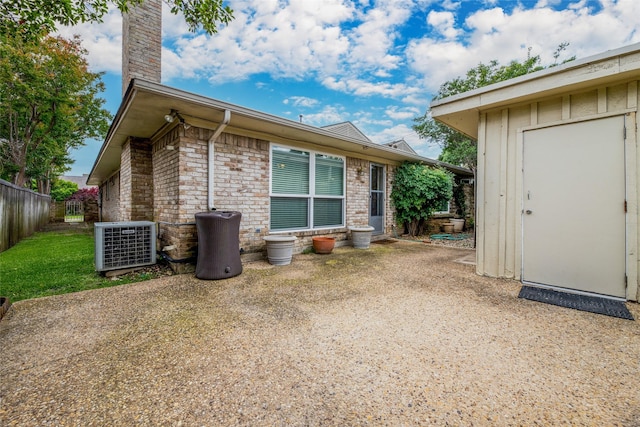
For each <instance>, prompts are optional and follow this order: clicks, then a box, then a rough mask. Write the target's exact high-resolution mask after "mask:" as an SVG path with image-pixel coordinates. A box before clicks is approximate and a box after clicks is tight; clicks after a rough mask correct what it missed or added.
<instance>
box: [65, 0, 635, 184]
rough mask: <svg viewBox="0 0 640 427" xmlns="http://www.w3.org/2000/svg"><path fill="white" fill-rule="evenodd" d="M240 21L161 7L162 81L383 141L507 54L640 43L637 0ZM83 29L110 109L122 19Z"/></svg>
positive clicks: (116, 99) (334, 1)
mask: <svg viewBox="0 0 640 427" xmlns="http://www.w3.org/2000/svg"><path fill="white" fill-rule="evenodd" d="M228 4H229V5H230V6H231V8H232V9H234V15H235V19H234V20H233V21H232V22H231V23H230V24H229V25H228V26H226V27H223V28H221V29H220V31H219V32H218V34H215V35H213V36H208V35H205V34H202V33H196V34H193V33H189V32H188V31H187V28H186V25H185V24H184V22H183V20H182V17H180V16H174V15H171V14H170V13H169V11H168V8H167V7H166V5H165V8H164V12H163V52H162V83H163V84H166V85H169V86H173V87H176V88H180V89H184V90H187V91H191V92H195V93H198V94H201V95H205V96H208V97H211V98H215V99H220V100H223V101H227V102H231V103H234V104H237V105H241V106H243V107H248V108H252V109H256V110H259V111H263V112H267V113H270V114H274V115H276V116H280V117H286V118H289V119H292V120H299V116H300V115H302V116H303V117H302V120H303V121H304V122H305V123H307V124H311V125H316V126H324V125H328V124H332V123H338V122H343V121H347V120H348V121H351V122H353V123H354V124H355V125H356V126H357V127H358V128H359V129H360V130H361V131H362V132H364V133H365V134H366V135H367V136H368V137H369V138H370V139H371V140H372V141H374V142H376V143H385V142H390V141H394V140H398V139H405V140H406V141H407V142H408V143H409V144H411V146H412V147H413V148H414V149H415V150H416V151H417V152H418V153H419V154H421V155H423V156H426V157H432V158H436V157H437V156H438V154H439V152H440V148H439V147H438V146H437V145H433V144H430V143H428V142H427V141H425V140H421V139H419V138H418V136H417V135H416V134H415V132H413V130H412V129H411V126H412V124H413V118H415V117H417V116H420V115H422V114H424V112H425V111H426V110H427V108H428V105H429V102H430V100H431V98H432V96H433V94H434V93H436V92H437V90H438V88H439V86H440V85H441V84H442V83H443V82H445V81H447V80H451V79H453V78H455V77H457V76H460V75H464V73H465V72H466V71H467V70H468V69H470V68H472V67H474V66H476V65H477V64H478V63H480V62H488V61H490V60H492V59H497V60H499V61H500V62H501V63H508V62H509V61H511V60H513V59H517V60H523V59H524V58H526V57H527V52H528V50H529V49H531V53H532V54H533V55H540V56H541V57H542V62H543V64H545V65H548V64H551V63H553V57H552V55H553V52H554V51H555V50H556V48H557V47H558V45H559V44H560V43H565V42H568V43H569V46H568V48H567V50H566V52H565V57H569V56H573V55H575V56H577V57H578V58H583V57H586V56H589V55H593V54H597V53H601V52H604V51H606V50H610V49H616V48H619V47H622V46H626V45H629V44H632V43H638V42H640V19H638V17H639V16H640V1H638V0H618V1H614V0H576V1H566V0H539V1H529V0H521V1H517V0H462V1H455V0H437V1H435V0H378V1H376V0H230V1H228ZM60 33H61V34H63V35H66V36H70V35H72V34H79V35H80V36H81V37H82V39H83V40H84V42H83V44H84V46H85V47H86V48H87V49H88V51H89V57H88V58H89V63H90V66H91V68H92V70H93V71H104V72H105V75H104V77H103V80H104V82H105V84H106V87H107V89H106V92H105V93H104V94H103V96H104V98H105V99H106V101H107V102H106V108H107V109H109V110H110V111H111V112H112V113H115V112H116V110H117V108H118V106H119V104H120V99H121V96H122V93H121V90H122V89H121V88H122V85H121V59H120V58H121V42H122V39H121V36H122V19H121V16H120V14H119V12H118V11H117V10H111V11H110V13H109V14H108V15H107V16H106V17H105V19H104V23H101V24H91V25H89V24H83V25H80V26H76V27H70V28H62V29H61V30H60ZM101 145H102V141H87V145H86V146H85V147H83V148H81V149H79V150H76V151H74V152H73V153H72V157H73V158H74V159H75V160H76V162H75V164H74V165H72V170H71V171H70V172H69V173H68V174H69V175H81V174H83V173H89V172H90V170H91V167H92V166H93V162H94V161H95V158H96V156H97V154H98V151H99V149H100V146H101Z"/></svg>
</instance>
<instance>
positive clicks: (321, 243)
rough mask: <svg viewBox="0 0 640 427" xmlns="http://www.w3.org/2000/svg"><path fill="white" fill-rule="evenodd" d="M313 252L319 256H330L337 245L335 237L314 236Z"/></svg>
mask: <svg viewBox="0 0 640 427" xmlns="http://www.w3.org/2000/svg"><path fill="white" fill-rule="evenodd" d="M311 240H312V242H313V251H314V252H315V253H317V254H330V253H331V251H333V247H334V246H335V244H336V238H335V237H326V236H313V237H312V238H311Z"/></svg>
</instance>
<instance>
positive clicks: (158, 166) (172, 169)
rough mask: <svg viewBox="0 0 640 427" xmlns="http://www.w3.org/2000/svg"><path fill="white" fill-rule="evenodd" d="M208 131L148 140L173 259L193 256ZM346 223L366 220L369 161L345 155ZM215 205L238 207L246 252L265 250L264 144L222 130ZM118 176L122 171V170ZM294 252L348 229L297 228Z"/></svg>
mask: <svg viewBox="0 0 640 427" xmlns="http://www.w3.org/2000/svg"><path fill="white" fill-rule="evenodd" d="M212 133H213V132H212V131H210V130H206V129H198V128H195V127H191V128H189V129H188V130H185V129H184V128H183V127H182V126H176V127H175V128H173V129H172V130H170V131H169V132H168V133H167V134H165V135H163V136H162V137H160V138H159V139H158V140H156V141H154V144H153V156H152V157H153V165H152V170H153V187H154V188H155V200H154V220H155V221H157V222H158V224H159V239H160V245H161V247H162V248H166V249H167V250H166V252H167V254H168V255H169V256H170V257H171V258H174V259H185V258H189V257H193V256H194V255H195V253H196V247H197V243H198V241H197V233H196V227H195V214H196V213H199V212H205V211H207V209H208V207H207V196H208V194H207V182H208V165H207V162H208V161H207V159H208V143H207V142H208V140H209V138H210V137H211V135H212ZM346 167H347V171H346V176H347V182H348V185H347V195H346V196H347V197H346V214H347V219H346V225H363V224H368V222H369V161H368V160H362V159H355V158H350V157H347V159H346ZM214 170H215V172H214V176H215V178H214V179H215V181H214V188H215V192H214V206H215V208H216V209H217V210H219V211H239V212H241V213H242V220H241V222H240V247H241V248H242V249H243V250H244V251H245V253H252V252H256V253H257V252H259V253H262V252H263V251H264V249H265V243H264V240H263V237H264V236H266V235H268V234H269V142H268V141H265V140H260V139H255V138H249V137H245V136H238V135H232V134H228V133H222V134H221V135H220V136H219V137H218V139H217V141H216V142H215V159H214ZM386 170H387V188H386V190H387V198H386V209H387V212H386V221H385V228H386V230H385V231H387V232H389V230H390V229H391V226H392V225H393V206H392V204H391V202H390V197H389V194H390V192H391V180H392V177H393V173H394V170H395V168H393V167H387V168H386ZM121 173H122V174H124V173H125V170H124V168H123V170H122V171H121ZM295 234H296V236H298V238H299V239H298V241H297V243H296V248H295V251H296V252H300V251H302V250H304V249H306V248H307V247H309V246H311V237H312V236H314V235H331V236H334V237H336V239H337V240H338V241H344V240H346V239H347V238H348V235H347V227H340V228H336V229H333V230H323V231H305V232H296V233H295Z"/></svg>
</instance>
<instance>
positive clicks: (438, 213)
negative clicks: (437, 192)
mask: <svg viewBox="0 0 640 427" xmlns="http://www.w3.org/2000/svg"><path fill="white" fill-rule="evenodd" d="M448 213H451V201H448V202H447V210H446V211H438V212H434V213H433V214H434V215H444V214H448Z"/></svg>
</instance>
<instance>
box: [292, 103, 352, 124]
mask: <svg viewBox="0 0 640 427" xmlns="http://www.w3.org/2000/svg"><path fill="white" fill-rule="evenodd" d="M296 114H297V113H296ZM349 117H350V115H349V113H348V112H347V111H346V110H345V109H344V107H343V106H340V105H327V106H325V107H324V108H323V109H322V110H320V111H319V112H317V113H306V114H303V115H302V121H303V123H306V124H310V125H314V126H326V125H331V124H335V123H342V122H345V121H348V120H349Z"/></svg>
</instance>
